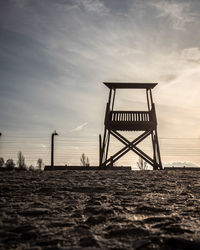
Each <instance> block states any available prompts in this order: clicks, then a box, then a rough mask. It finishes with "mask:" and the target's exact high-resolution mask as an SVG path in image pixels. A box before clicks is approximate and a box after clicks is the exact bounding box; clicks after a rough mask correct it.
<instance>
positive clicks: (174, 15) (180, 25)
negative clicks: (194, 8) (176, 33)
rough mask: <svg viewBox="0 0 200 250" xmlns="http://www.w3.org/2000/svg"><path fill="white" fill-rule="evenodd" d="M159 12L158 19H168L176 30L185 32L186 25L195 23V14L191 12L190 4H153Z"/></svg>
mask: <svg viewBox="0 0 200 250" xmlns="http://www.w3.org/2000/svg"><path fill="white" fill-rule="evenodd" d="M151 5H152V6H154V7H155V8H156V9H157V10H158V11H159V14H158V18H161V17H168V18H169V19H170V21H171V23H172V26H173V28H174V29H177V30H183V29H184V28H185V24H186V23H190V22H193V21H194V14H193V13H192V12H191V11H190V3H183V2H176V1H164V0H162V1H159V2H156V1H155V2H153V3H151Z"/></svg>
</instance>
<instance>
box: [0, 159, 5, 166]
mask: <svg viewBox="0 0 200 250" xmlns="http://www.w3.org/2000/svg"><path fill="white" fill-rule="evenodd" d="M3 165H4V158H3V157H0V168H2V167H3Z"/></svg>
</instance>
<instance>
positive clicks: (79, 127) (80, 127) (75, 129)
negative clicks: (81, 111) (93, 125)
mask: <svg viewBox="0 0 200 250" xmlns="http://www.w3.org/2000/svg"><path fill="white" fill-rule="evenodd" d="M87 124H88V123H87V122H85V123H83V124H81V125H79V126H77V127H75V128H74V129H72V130H71V131H80V130H82V129H83V128H84V127H85V126H87Z"/></svg>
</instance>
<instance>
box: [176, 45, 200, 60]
mask: <svg viewBox="0 0 200 250" xmlns="http://www.w3.org/2000/svg"><path fill="white" fill-rule="evenodd" d="M181 56H182V58H183V59H185V60H187V61H189V62H195V63H199V62H200V49H199V48H197V47H196V48H186V49H183V51H182V53H181Z"/></svg>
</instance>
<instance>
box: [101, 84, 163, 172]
mask: <svg viewBox="0 0 200 250" xmlns="http://www.w3.org/2000/svg"><path fill="white" fill-rule="evenodd" d="M104 84H105V85H106V86H107V87H108V88H109V90H110V92H109V97H108V102H107V105H106V113H105V121H104V125H105V128H104V136H103V138H101V135H99V166H100V167H102V168H106V167H109V166H112V165H113V163H114V162H116V161H117V160H118V159H120V158H121V157H122V156H123V155H125V154H126V153H128V152H129V151H130V150H132V151H133V152H134V153H136V154H137V155H138V156H139V157H141V158H142V159H143V160H145V161H146V162H147V163H148V164H150V165H151V166H152V167H153V169H154V170H156V169H162V162H161V156H160V149H159V143H158V135H157V119H156V111H155V104H154V102H153V97H152V89H153V88H154V87H155V86H156V85H157V83H119V82H117V83H115V82H104ZM117 89H144V90H145V91H146V97H147V106H148V111H114V110H113V109H114V102H115V94H116V90H117ZM119 131H132V132H135V131H143V133H141V135H139V136H138V137H137V138H135V139H134V140H133V141H129V140H128V139H126V138H125V137H124V136H123V135H121V134H120V133H119ZM110 135H112V136H114V137H115V138H116V139H117V140H119V141H120V142H122V144H124V147H123V148H122V149H121V150H119V151H118V152H117V153H115V154H114V155H112V156H111V157H110V158H108V151H109V147H110ZM148 136H151V140H152V147H153V157H150V156H148V155H147V154H146V153H144V152H143V151H142V150H141V149H139V148H138V147H137V145H138V144H139V143H140V142H142V141H143V140H144V139H146V138H147V137H148Z"/></svg>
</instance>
